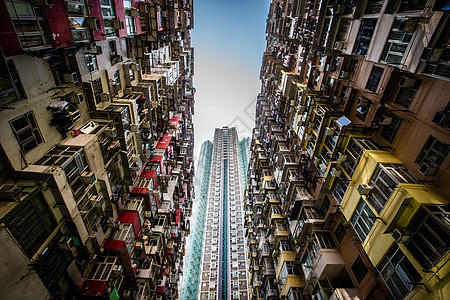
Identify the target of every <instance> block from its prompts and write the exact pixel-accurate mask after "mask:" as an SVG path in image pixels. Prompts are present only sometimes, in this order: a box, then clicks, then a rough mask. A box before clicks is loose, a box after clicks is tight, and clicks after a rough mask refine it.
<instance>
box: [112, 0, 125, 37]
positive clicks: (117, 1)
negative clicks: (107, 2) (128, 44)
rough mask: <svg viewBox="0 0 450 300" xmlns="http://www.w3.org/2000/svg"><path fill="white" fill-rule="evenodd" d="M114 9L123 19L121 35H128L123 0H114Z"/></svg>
mask: <svg viewBox="0 0 450 300" xmlns="http://www.w3.org/2000/svg"><path fill="white" fill-rule="evenodd" d="M114 9H115V10H116V18H117V19H118V20H122V21H123V29H119V30H118V32H119V37H124V36H127V24H126V22H125V8H124V7H123V0H114Z"/></svg>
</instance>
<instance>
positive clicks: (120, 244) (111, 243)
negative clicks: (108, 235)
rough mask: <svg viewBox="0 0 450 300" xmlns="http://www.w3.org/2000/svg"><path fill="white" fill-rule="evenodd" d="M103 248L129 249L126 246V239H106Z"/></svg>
mask: <svg viewBox="0 0 450 300" xmlns="http://www.w3.org/2000/svg"><path fill="white" fill-rule="evenodd" d="M102 248H103V249H115V250H123V249H124V248H125V250H126V249H127V248H126V246H125V241H116V240H106V241H105V242H104V243H103V246H102Z"/></svg>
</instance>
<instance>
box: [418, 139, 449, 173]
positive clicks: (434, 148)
mask: <svg viewBox="0 0 450 300" xmlns="http://www.w3.org/2000/svg"><path fill="white" fill-rule="evenodd" d="M449 151H450V146H449V145H447V144H445V143H444V142H441V141H440V140H438V139H437V138H435V137H434V136H430V137H429V138H428V141H427V142H426V144H425V146H424V147H423V149H422V151H421V152H420V154H419V156H418V157H417V159H416V163H417V164H419V165H420V169H421V171H422V170H425V168H426V169H427V170H428V168H429V167H440V166H441V165H442V163H443V162H444V160H445V158H446V157H447V154H448V152H449ZM427 170H425V172H426V171H427ZM425 172H422V173H425Z"/></svg>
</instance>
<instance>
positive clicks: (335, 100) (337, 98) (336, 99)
mask: <svg viewBox="0 0 450 300" xmlns="http://www.w3.org/2000/svg"><path fill="white" fill-rule="evenodd" d="M342 100H344V98H342V97H340V96H333V104H341V102H342Z"/></svg>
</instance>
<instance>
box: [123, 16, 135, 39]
mask: <svg viewBox="0 0 450 300" xmlns="http://www.w3.org/2000/svg"><path fill="white" fill-rule="evenodd" d="M125 22H126V24H127V34H129V35H131V34H135V33H136V22H135V19H134V18H133V17H126V19H125Z"/></svg>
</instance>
